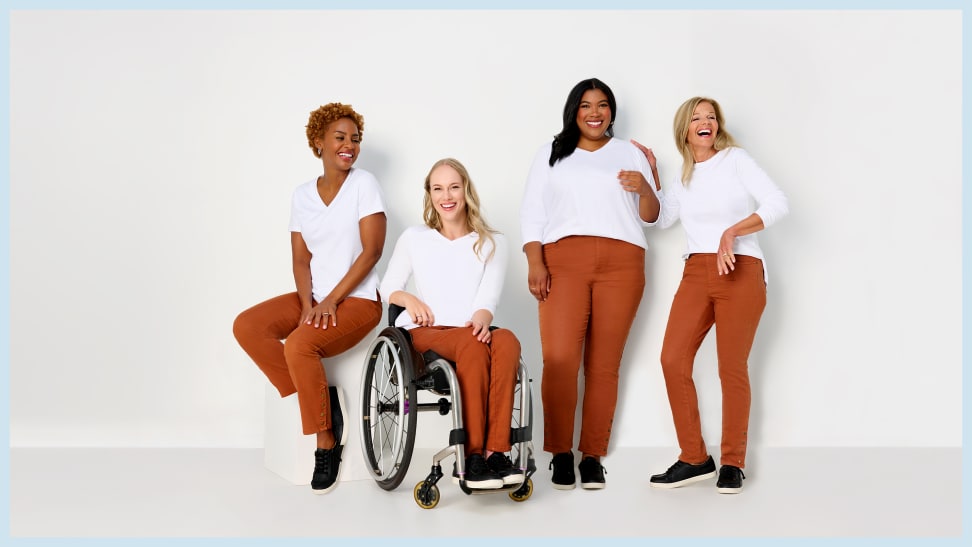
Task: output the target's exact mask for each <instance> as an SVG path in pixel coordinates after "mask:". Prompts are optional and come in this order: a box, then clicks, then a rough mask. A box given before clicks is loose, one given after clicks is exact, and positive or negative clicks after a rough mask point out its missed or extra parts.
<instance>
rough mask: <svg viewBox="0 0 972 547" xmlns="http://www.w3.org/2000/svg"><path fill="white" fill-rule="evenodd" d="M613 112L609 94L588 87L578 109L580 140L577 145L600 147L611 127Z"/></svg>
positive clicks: (587, 147)
mask: <svg viewBox="0 0 972 547" xmlns="http://www.w3.org/2000/svg"><path fill="white" fill-rule="evenodd" d="M612 116H613V112H611V105H610V103H608V98H607V95H605V93H604V92H603V91H601V90H600V89H588V90H587V91H585V92H584V95H583V97H581V101H580V106H579V108H578V109H577V127H578V129H580V140H578V142H577V146H578V147H579V148H582V149H590V148H592V147H593V148H599V147H600V146H601V145H603V144H604V142H603V141H605V140H606V139H607V138H608V137H607V130H608V129H609V128H610V127H611V120H612Z"/></svg>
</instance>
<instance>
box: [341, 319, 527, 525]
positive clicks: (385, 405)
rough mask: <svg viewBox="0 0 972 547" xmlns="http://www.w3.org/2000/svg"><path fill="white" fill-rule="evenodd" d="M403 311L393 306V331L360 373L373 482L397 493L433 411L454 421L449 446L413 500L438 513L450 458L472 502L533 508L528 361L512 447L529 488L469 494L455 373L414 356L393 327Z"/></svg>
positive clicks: (365, 448) (364, 442) (430, 356)
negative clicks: (421, 419)
mask: <svg viewBox="0 0 972 547" xmlns="http://www.w3.org/2000/svg"><path fill="white" fill-rule="evenodd" d="M403 311H404V308H402V307H401V306H396V305H394V304H391V305H389V307H388V316H389V319H388V323H389V326H388V327H386V328H384V329H383V330H382V331H381V333H379V335H378V338H376V339H375V341H374V342H373V343H372V344H371V348H370V349H369V350H368V357H367V361H366V363H365V367H364V370H363V371H362V378H361V405H362V406H361V409H362V412H361V419H362V424H361V428H360V432H361V449H362V452H363V453H364V458H365V462H366V463H367V464H368V465H367V467H368V471H369V472H370V473H371V475H372V477H373V478H374V479H375V482H377V483H378V486H380V487H381V488H383V489H385V490H394V489H395V488H397V487H398V485H399V484H401V482H402V480H404V478H405V474H406V472H407V471H408V467H409V464H410V462H411V457H412V451H413V448H414V446H415V434H416V429H415V428H416V423H417V416H418V413H419V412H431V411H435V412H438V413H439V414H440V415H443V416H445V415H447V414H451V416H452V429H451V430H450V432H449V444H448V446H446V447H445V448H443V449H442V450H440V451H438V452H437V453H436V454H435V455H433V456H432V468H431V471H430V472H429V474H428V476H427V477H426V478H425V479H424V480H423V481H421V482H419V483H418V484H416V485H415V488H414V489H413V492H412V493H413V497H414V499H415V502H416V503H417V504H418V505H419V506H420V507H422V508H424V509H432V508H433V507H435V506H436V505H437V504H438V503H439V498H440V495H439V488H438V486H436V483H437V482H438V481H439V480H440V479H441V478H442V477H443V473H442V465H441V462H442V460H444V459H446V458H448V457H450V456H455V457H456V462H455V463H456V472H457V473H458V475H459V487H460V489H462V491H463V492H465V493H466V494H486V493H495V492H508V493H509V497H510V498H511V499H513V500H514V501H525V500H527V499H528V498H529V497H530V495H531V494H532V493H533V480H532V479H531V476H532V475H533V473H534V472H535V471H536V462H535V460H534V458H533V435H532V431H533V423H532V422H533V408H532V403H533V396H532V393H531V391H530V382H531V380H530V378H529V375H528V374H527V369H526V366H525V365H524V363H523V359H522V357H521V359H520V362H519V367H518V371H517V382H516V389H515V393H514V402H513V415H512V417H511V428H510V442H511V444H512V447H513V448H512V456H513V457H512V458H511V459H512V461H513V465H514V466H516V467H519V468H520V469H522V470H523V471H524V479H523V482H522V483H517V484H509V485H504V486H503V487H501V488H497V489H490V490H478V489H476V490H474V489H471V488H469V487H468V486H467V485H466V482H465V478H464V477H465V469H464V467H465V446H464V445H465V441H466V432H465V430H464V429H463V420H462V395H461V393H460V389H459V383H458V378H457V377H456V372H455V368H454V367H455V365H454V364H453V363H452V362H450V361H448V360H446V359H444V358H442V357H441V356H439V355H437V354H435V353H434V352H431V351H428V352H425V355H419V354H418V352H417V351H415V349H414V347H413V346H412V343H411V337H410V336H409V335H408V331H406V330H405V329H403V328H400V327H396V326H395V319H396V318H397V317H398V315H399V314H401V312H403ZM419 390H423V391H429V392H431V393H433V394H435V395H439V396H440V398H439V400H438V401H436V402H433V403H419V402H418V391H419Z"/></svg>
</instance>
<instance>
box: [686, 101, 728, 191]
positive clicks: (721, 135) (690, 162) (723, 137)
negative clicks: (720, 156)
mask: <svg viewBox="0 0 972 547" xmlns="http://www.w3.org/2000/svg"><path fill="white" fill-rule="evenodd" d="M699 103H709V104H711V105H712V109H713V110H715V115H716V121H717V122H718V123H719V131H718V132H717V133H716V138H715V149H716V151H717V152H718V151H719V150H722V149H724V148H729V147H730V146H739V145H738V144H736V140H735V139H733V138H732V135H730V134H729V132H728V131H726V121H725V118H723V116H722V107H720V106H719V103H717V102H716V101H715V99H710V98H708V97H692V98H691V99H689V100H687V101H685V102H684V103H682V106H680V107H678V110H677V111H676V112H675V122H674V124H673V129H674V132H675V147H676V148H678V151H679V152H680V153H681V154H682V184H685V185H687V184H688V183H689V181H690V180H692V173H693V172H694V171H695V156H693V155H692V147H691V146H689V143H688V133H689V124H691V123H692V115H693V114H694V113H695V108H696V107H697V106H699Z"/></svg>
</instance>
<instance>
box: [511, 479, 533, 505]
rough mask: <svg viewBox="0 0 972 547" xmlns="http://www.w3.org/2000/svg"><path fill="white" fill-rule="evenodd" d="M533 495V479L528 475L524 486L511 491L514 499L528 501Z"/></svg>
mask: <svg viewBox="0 0 972 547" xmlns="http://www.w3.org/2000/svg"><path fill="white" fill-rule="evenodd" d="M531 495H533V480H532V479H530V477H527V480H526V481H525V482H524V483H523V485H522V486H520V487H519V488H517V489H516V490H513V491H512V492H510V499H511V500H513V501H526V500H528V499H530V496H531Z"/></svg>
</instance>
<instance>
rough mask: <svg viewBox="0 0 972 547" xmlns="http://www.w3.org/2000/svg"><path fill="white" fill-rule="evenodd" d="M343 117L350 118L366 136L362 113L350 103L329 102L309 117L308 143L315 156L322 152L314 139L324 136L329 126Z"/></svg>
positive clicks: (360, 132)
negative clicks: (355, 109)
mask: <svg viewBox="0 0 972 547" xmlns="http://www.w3.org/2000/svg"><path fill="white" fill-rule="evenodd" d="M341 118H348V119H350V120H351V121H352V122H354V125H355V126H357V128H358V134H359V135H360V136H361V138H364V117H363V116H362V115H361V114H358V113H357V112H355V111H354V109H353V108H351V105H349V104H341V103H327V104H326V105H323V106H321V107H320V108H318V109H317V110H315V111H313V112H311V113H310V118H308V119H307V145H308V146H310V149H311V151H312V152H314V156H315V157H318V158H319V157H321V153H320V151H319V150H318V149H317V146H315V145H314V141H315V140H316V139H318V138H319V137H323V136H324V134H325V132H326V131H327V126H329V125H331V124H332V123H334V122H336V121H338V120H340V119H341Z"/></svg>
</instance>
